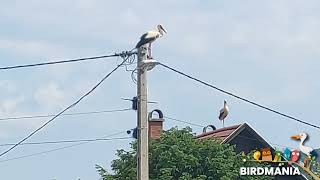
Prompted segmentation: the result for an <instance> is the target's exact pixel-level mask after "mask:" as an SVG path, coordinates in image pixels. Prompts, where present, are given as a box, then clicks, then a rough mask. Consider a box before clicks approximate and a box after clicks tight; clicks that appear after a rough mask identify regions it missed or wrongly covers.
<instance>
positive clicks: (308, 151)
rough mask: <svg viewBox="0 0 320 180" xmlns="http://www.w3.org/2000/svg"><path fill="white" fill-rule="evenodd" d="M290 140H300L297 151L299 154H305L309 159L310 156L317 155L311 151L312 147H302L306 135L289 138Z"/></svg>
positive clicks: (301, 134)
mask: <svg viewBox="0 0 320 180" xmlns="http://www.w3.org/2000/svg"><path fill="white" fill-rule="evenodd" d="M291 138H292V139H295V140H300V144H299V149H300V151H301V152H303V153H304V154H306V155H307V156H308V157H309V158H311V157H312V156H317V153H316V152H315V151H314V150H313V148H312V147H308V146H305V145H304V142H305V140H306V139H307V138H308V134H307V133H300V134H298V135H294V136H291Z"/></svg>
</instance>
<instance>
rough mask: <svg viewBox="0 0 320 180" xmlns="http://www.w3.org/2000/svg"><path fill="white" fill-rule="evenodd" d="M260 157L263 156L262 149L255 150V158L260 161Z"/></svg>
mask: <svg viewBox="0 0 320 180" xmlns="http://www.w3.org/2000/svg"><path fill="white" fill-rule="evenodd" d="M260 157H261V152H260V151H255V152H254V153H253V158H254V159H255V160H257V161H259V160H260Z"/></svg>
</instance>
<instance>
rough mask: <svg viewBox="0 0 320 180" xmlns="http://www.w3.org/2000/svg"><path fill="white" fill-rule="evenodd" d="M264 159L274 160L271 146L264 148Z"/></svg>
mask: <svg viewBox="0 0 320 180" xmlns="http://www.w3.org/2000/svg"><path fill="white" fill-rule="evenodd" d="M261 151H262V160H263V161H272V154H271V149H270V147H267V148H262V149H261Z"/></svg>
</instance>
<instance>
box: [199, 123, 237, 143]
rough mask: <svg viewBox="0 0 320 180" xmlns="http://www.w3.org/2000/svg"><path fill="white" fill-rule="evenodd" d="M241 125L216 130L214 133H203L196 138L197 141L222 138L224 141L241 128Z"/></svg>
mask: <svg viewBox="0 0 320 180" xmlns="http://www.w3.org/2000/svg"><path fill="white" fill-rule="evenodd" d="M240 126H241V124H239V125H234V126H229V127H225V128H221V129H216V130H214V131H210V132H206V133H202V134H199V135H197V136H196V138H197V139H207V138H212V137H215V138H221V139H222V140H224V139H226V138H227V137H228V136H230V135H231V134H232V133H233V132H235V131H236V130H237V128H238V127H240Z"/></svg>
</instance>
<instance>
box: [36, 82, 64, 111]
mask: <svg viewBox="0 0 320 180" xmlns="http://www.w3.org/2000/svg"><path fill="white" fill-rule="evenodd" d="M34 98H35V100H36V102H37V103H38V105H39V106H40V107H41V109H45V110H46V111H49V112H55V111H57V110H59V109H61V108H63V107H64V106H65V104H66V102H67V95H66V92H65V91H63V90H62V89H61V88H60V87H59V86H58V85H57V84H55V83H53V82H51V83H48V84H46V85H44V86H41V87H39V88H38V89H37V90H36V91H35V93H34Z"/></svg>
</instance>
